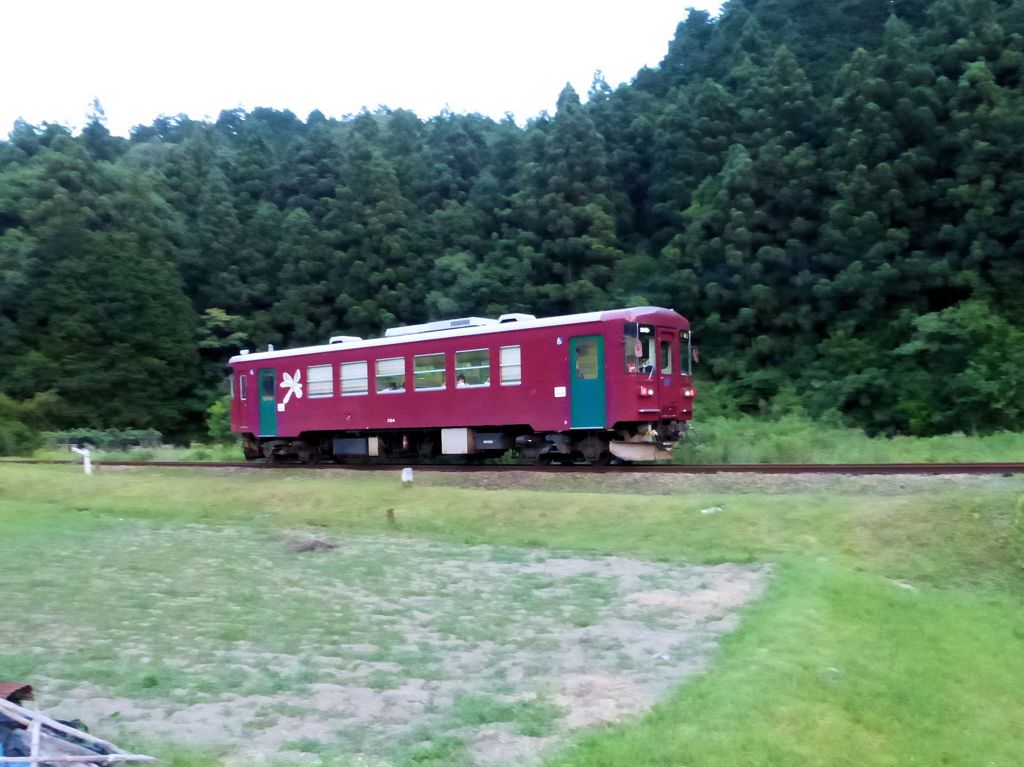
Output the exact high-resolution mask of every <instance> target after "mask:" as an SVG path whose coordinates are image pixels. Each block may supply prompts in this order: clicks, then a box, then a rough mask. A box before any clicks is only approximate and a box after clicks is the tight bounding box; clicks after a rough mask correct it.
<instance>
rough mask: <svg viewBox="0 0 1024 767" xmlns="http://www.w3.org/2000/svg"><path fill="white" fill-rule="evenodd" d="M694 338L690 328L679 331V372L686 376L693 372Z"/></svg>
mask: <svg viewBox="0 0 1024 767" xmlns="http://www.w3.org/2000/svg"><path fill="white" fill-rule="evenodd" d="M692 343H693V339H692V338H690V331H689V330H680V331H679V372H680V373H682V374H683V375H685V376H688V375H692V374H693V368H692V367H691V365H692V363H693V347H692V346H691V344H692Z"/></svg>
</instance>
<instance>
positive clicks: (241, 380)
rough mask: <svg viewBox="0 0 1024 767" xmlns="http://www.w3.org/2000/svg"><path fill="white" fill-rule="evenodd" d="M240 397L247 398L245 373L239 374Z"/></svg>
mask: <svg viewBox="0 0 1024 767" xmlns="http://www.w3.org/2000/svg"><path fill="white" fill-rule="evenodd" d="M238 398H239V399H245V374H244V373H243V374H242V375H240V376H238Z"/></svg>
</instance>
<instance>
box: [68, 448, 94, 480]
mask: <svg viewBox="0 0 1024 767" xmlns="http://www.w3.org/2000/svg"><path fill="white" fill-rule="evenodd" d="M71 452H72V453H78V454H79V455H80V456H82V468H83V469H85V473H86V474H92V457H91V455H90V453H89V448H85V447H73V448H71Z"/></svg>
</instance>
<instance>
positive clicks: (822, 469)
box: [5, 459, 1024, 475]
mask: <svg viewBox="0 0 1024 767" xmlns="http://www.w3.org/2000/svg"><path fill="white" fill-rule="evenodd" d="M5 463H13V464H58V465H60V464H75V463H78V462H77V461H52V460H35V459H21V460H13V461H5ZM93 465H94V466H153V467H160V468H173V469H268V470H273V469H310V470H323V471H331V470H337V469H347V470H349V471H394V470H396V469H400V468H403V467H406V466H411V467H412V468H414V469H415V470H416V471H438V472H480V471H494V472H534V473H563V474H564V473H576V474H717V473H729V474H860V475H863V474H1024V463H1019V462H1018V463H757V464H705V465H696V464H689V465H687V464H671V465H664V464H661V465H630V466H588V465H558V466H536V465H520V464H500V463H482V464H463V465H456V464H415V463H413V464H410V463H386V464H385V463H374V464H314V465H304V464H286V463H256V462H245V461H239V462H227V461H93Z"/></svg>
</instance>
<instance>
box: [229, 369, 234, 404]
mask: <svg viewBox="0 0 1024 767" xmlns="http://www.w3.org/2000/svg"><path fill="white" fill-rule="evenodd" d="M234 398H235V376H234V375H229V376H228V399H234Z"/></svg>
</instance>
